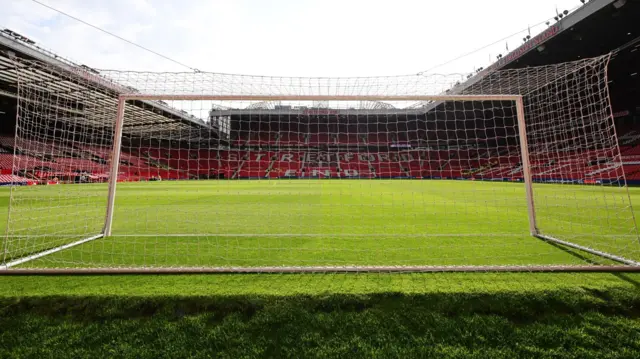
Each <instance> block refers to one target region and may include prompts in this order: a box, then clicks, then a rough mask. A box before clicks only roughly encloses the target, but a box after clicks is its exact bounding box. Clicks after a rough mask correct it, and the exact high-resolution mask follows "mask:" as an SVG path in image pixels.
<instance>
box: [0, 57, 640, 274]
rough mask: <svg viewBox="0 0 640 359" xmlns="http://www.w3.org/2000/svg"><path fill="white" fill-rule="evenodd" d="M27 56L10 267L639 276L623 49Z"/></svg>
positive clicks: (5, 261)
mask: <svg viewBox="0 0 640 359" xmlns="http://www.w3.org/2000/svg"><path fill="white" fill-rule="evenodd" d="M15 61H16V68H15V71H13V72H12V74H14V76H15V77H16V79H15V80H16V82H17V90H18V91H17V95H18V116H17V123H16V131H15V138H14V139H13V141H5V143H3V148H5V149H11V150H13V155H5V156H11V158H12V160H13V169H12V172H11V175H12V176H13V178H15V179H14V181H15V183H14V185H13V186H12V187H11V196H10V207H9V220H8V228H7V233H6V236H5V237H4V239H3V242H2V252H1V254H2V257H1V260H2V264H1V267H0V268H2V269H3V272H4V273H22V272H27V273H33V272H45V273H82V272H95V273H102V272H104V273H111V272H141V273H162V272H332V271H344V272H360V271H377V272H380V271H389V272H393V271H415V272H425V271H621V270H624V271H631V270H637V269H639V268H640V266H639V261H640V244H639V243H640V242H639V240H638V234H637V227H636V222H635V218H634V214H633V210H632V207H631V201H630V196H629V192H628V188H627V186H626V180H625V174H624V169H623V159H622V156H621V152H620V148H619V145H618V142H617V135H616V129H615V126H614V122H613V117H612V111H611V107H610V104H609V96H608V89H607V76H606V75H607V72H606V71H607V64H608V61H609V57H608V56H604V57H598V58H593V59H586V60H581V61H577V62H570V63H563V64H557V65H550V66H543V67H532V68H525V69H513V70H502V71H494V70H491V69H489V70H485V71H483V72H480V73H478V74H476V75H475V76H470V77H466V76H462V75H425V74H417V75H407V76H391V77H366V78H314V77H309V78H299V77H266V76H264V77H259V76H244V75H229V74H218V73H205V72H196V73H148V72H123V71H109V70H102V71H96V70H92V69H88V68H79V67H71V66H69V67H59V66H54V65H51V64H45V63H40V62H30V61H25V60H15ZM6 142H10V143H6Z"/></svg>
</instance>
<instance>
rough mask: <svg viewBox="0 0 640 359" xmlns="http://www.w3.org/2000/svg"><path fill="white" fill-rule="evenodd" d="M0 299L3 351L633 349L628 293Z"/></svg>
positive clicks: (514, 353) (633, 352)
mask: <svg viewBox="0 0 640 359" xmlns="http://www.w3.org/2000/svg"><path fill="white" fill-rule="evenodd" d="M0 306H1V308H2V310H1V311H0V317H1V318H2V319H1V321H2V322H3V324H2V326H1V328H2V329H0V330H1V331H2V333H1V335H0V357H6V356H12V355H16V356H24V357H47V356H54V357H56V356H64V357H70V356H74V357H85V356H91V357H114V356H117V357H137V358H144V357H149V358H158V357H172V358H175V357H208V356H217V357H305V358H307V357H336V358H344V357H350V358H359V357H362V358H371V357H383V358H389V357H402V358H407V357H425V356H426V357H429V356H431V357H438V358H449V357H452V358H453V357H478V358H487V357H491V358H499V357H502V358H514V357H554V358H573V357H580V358H607V357H608V358H625V357H627V358H637V357H639V356H640V323H639V322H640V321H639V320H638V318H640V292H638V291H636V290H633V289H608V290H606V289H603V290H599V291H598V293H594V290H593V289H586V290H578V289H576V290H570V291H567V290H559V291H546V292H540V293H510V292H500V293H490V294H483V293H473V294H471V293H429V294H399V293H380V294H361V295H357V294H340V295H337V294H336V295H318V296H311V295H292V296H259V295H256V296H206V297H204V296H203V297H180V296H166V297H161V296H157V297H118V296H113V297H98V296H93V297H66V296H65V297H62V296H60V297H58V296H51V297H28V298H25V299H19V298H4V299H0ZM43 341H44V342H43Z"/></svg>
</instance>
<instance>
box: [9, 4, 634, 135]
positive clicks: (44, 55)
mask: <svg viewBox="0 0 640 359" xmlns="http://www.w3.org/2000/svg"><path fill="white" fill-rule="evenodd" d="M638 18H640V0H592V1H590V2H588V3H586V4H585V5H584V6H582V7H580V8H578V9H577V10H576V11H574V12H573V13H570V14H569V15H567V16H565V17H563V18H562V19H559V21H557V22H555V23H553V24H549V27H548V28H547V29H546V30H545V31H543V32H542V33H540V34H539V35H537V36H535V37H533V38H532V39H529V40H528V41H526V42H524V43H523V44H522V45H521V46H520V47H519V48H517V49H515V50H514V51H512V52H510V53H509V54H506V55H505V56H503V57H501V58H500V59H499V60H498V61H497V62H496V63H494V64H493V65H491V66H489V67H488V68H487V69H483V70H482V71H480V72H478V73H477V74H475V75H473V76H471V77H470V78H468V79H466V80H465V78H466V76H464V75H459V76H458V77H457V78H456V77H451V78H447V79H445V80H442V81H441V82H438V81H435V82H433V83H430V84H427V85H428V88H426V87H423V88H420V87H418V86H422V85H423V84H424V81H423V82H421V83H420V84H417V82H416V81H418V80H416V78H418V76H407V77H402V76H399V77H393V78H342V79H340V78H334V79H321V78H284V77H280V78H276V77H249V76H242V75H227V74H215V73H206V74H195V73H181V74H158V75H157V76H159V77H158V79H159V80H162V81H158V83H153V84H151V85H152V86H156V85H157V84H171V83H172V82H171V81H169V80H172V79H179V80H180V81H182V82H181V83H182V86H184V89H186V90H185V91H194V88H195V91H204V90H214V91H219V92H220V93H227V92H225V91H229V93H231V91H233V93H235V94H237V93H247V94H249V93H251V94H253V93H272V92H271V91H274V88H275V87H276V85H277V88H278V90H276V91H283V92H286V93H295V94H306V93H304V92H303V91H306V90H307V89H308V90H309V91H313V93H314V94H315V93H316V91H324V90H326V89H327V88H329V87H330V86H334V85H335V89H336V90H335V91H346V90H344V89H354V88H356V86H359V87H357V88H358V92H357V94H365V91H364V90H362V89H366V90H367V91H371V92H369V93H374V94H375V93H379V92H376V91H382V90H384V89H388V88H393V87H394V86H395V87H396V88H400V87H402V86H405V87H408V88H410V86H414V87H413V88H411V89H410V90H408V91H414V92H415V93H416V94H423V95H429V94H441V93H445V92H446V93H449V94H465V93H473V92H474V89H478V88H486V86H483V83H485V82H487V81H492V76H491V75H492V74H493V73H495V71H497V70H501V69H514V68H522V67H528V66H535V65H547V64H554V63H561V62H567V61H575V60H580V59H584V58H588V57H594V56H599V55H602V54H606V53H608V52H610V51H612V50H616V52H615V56H614V58H613V61H614V63H616V64H620V65H621V66H614V67H613V69H612V70H611V72H610V74H609V75H610V78H612V79H613V80H612V81H613V82H612V83H611V88H612V97H613V103H614V107H615V108H616V109H618V108H625V107H629V108H631V106H632V105H634V104H633V101H637V98H638V97H639V96H638V92H637V91H638V90H637V89H638V88H639V87H640V86H638V82H639V80H638V79H639V78H640V76H638V75H637V73H636V74H635V75H633V74H632V73H624V72H625V71H626V70H625V69H626V68H632V69H633V68H634V69H635V70H634V71H636V72H637V64H638V63H640V59H638V54H639V53H640V51H637V50H638V49H639V48H638V39H639V38H640V31H639V30H638V28H637V25H636V22H637V19H638ZM18 38H19V37H18ZM12 53H13V54H15V56H16V57H18V58H21V59H29V60H31V59H33V60H39V61H42V62H44V63H46V64H49V66H51V67H53V68H56V69H57V70H58V74H59V75H60V76H61V77H63V78H64V77H65V76H66V77H77V78H79V79H82V80H84V83H85V84H87V85H86V86H84V88H77V89H76V90H77V91H84V92H85V93H86V92H87V91H89V92H92V94H93V95H92V96H89V97H91V98H92V99H93V101H94V103H99V106H91V104H89V106H81V108H82V109H83V111H84V112H83V114H84V115H85V116H86V120H87V124H89V125H93V126H104V124H105V123H110V121H112V119H111V118H106V117H105V116H111V114H105V113H97V112H95V111H94V112H93V113H92V112H91V110H92V109H96V108H100V107H102V108H105V107H108V108H113V109H115V98H116V95H117V94H118V93H122V92H132V91H135V90H136V89H138V90H140V91H144V92H145V93H147V92H151V93H154V91H155V93H162V92H163V90H166V89H162V88H151V87H150V88H139V87H137V86H136V84H138V83H140V82H139V81H140V80H139V78H141V77H143V76H144V75H145V73H139V74H138V77H136V73H130V77H119V74H117V73H116V72H113V71H111V72H110V71H101V72H100V73H98V72H97V71H95V70H93V69H91V68H89V67H86V66H84V65H78V64H75V63H73V62H70V61H68V60H65V59H63V58H61V57H59V56H57V55H55V54H52V53H49V52H47V51H45V50H42V49H40V48H38V47H36V46H35V44H34V43H33V42H32V41H30V40H29V39H26V38H22V39H16V34H2V33H0V95H5V96H10V97H15V96H16V85H15V83H16V79H17V74H16V70H15V63H14V61H13V60H12V58H11V54H12ZM625 63H628V66H627V65H625ZM622 65H625V66H622ZM631 65H636V66H635V67H634V66H631ZM18 71H19V72H20V75H21V76H23V78H28V79H32V80H42V81H43V83H47V84H48V85H49V86H54V84H55V83H56V82H58V83H60V79H54V78H52V77H51V76H55V74H53V73H52V74H50V75H49V76H48V77H46V76H44V75H45V74H43V71H38V70H37V69H36V68H34V67H33V66H22V67H20V68H19V69H18ZM163 76H164V77H163ZM171 76H173V77H171ZM106 78H110V79H114V81H110V80H106ZM248 80H250V81H248ZM198 81H200V82H198ZM419 81H422V80H419ZM82 83H83V81H78V84H82ZM173 83H174V84H175V83H179V82H173ZM229 84H231V85H233V84H236V85H234V87H233V88H232V86H231V85H229ZM238 84H239V85H238ZM159 86H165V85H159ZM194 86H196V87H194ZM197 86H202V87H200V88H197ZM223 86H226V87H225V88H222V87H223ZM305 86H306V87H305ZM132 87H133V88H132ZM629 88H630V89H631V90H630V91H629V90H628V89H629ZM617 89H625V91H618V90H617ZM149 90H151V91H149ZM180 90H181V89H178V91H180ZM238 91H239V92H238ZM243 91H244V92H243ZM76 93H78V92H76ZM200 93H203V92H200ZM318 93H320V92H318ZM65 96H68V97H69V98H70V99H72V100H75V101H78V100H80V99H79V98H78V97H77V96H79V95H74V92H70V93H68V94H66V95H65ZM74 96H76V97H74ZM85 97H87V96H85ZM440 104H441V103H439V102H430V103H419V104H413V105H409V106H407V104H403V106H402V107H403V108H397V106H396V104H392V103H383V102H362V103H358V104H355V105H354V109H353V110H356V111H362V112H363V113H371V114H373V113H390V112H393V111H398V112H403V113H405V112H407V111H410V112H413V111H416V112H424V111H430V110H432V109H434V108H436V107H437V106H439V105H440ZM635 105H636V106H637V103H636V104H635ZM129 106H130V108H129V109H128V110H127V111H126V114H127V118H126V123H125V133H126V132H127V131H129V133H136V134H144V133H146V132H153V134H154V137H161V136H162V133H166V135H167V136H168V137H171V138H176V132H180V133H181V134H180V137H181V138H183V139H184V138H191V139H195V138H199V137H202V136H203V135H208V136H211V135H215V136H218V132H217V130H216V129H215V128H212V127H208V126H207V125H205V124H204V122H202V121H201V120H200V119H195V118H193V117H191V116H190V115H189V114H188V113H184V112H181V111H180V110H178V109H175V108H172V107H170V106H168V105H166V104H164V103H162V102H158V101H136V102H134V103H132V104H130V105H129ZM282 106H283V104H276V103H273V102H262V103H245V104H244V106H242V107H236V106H227V105H226V104H211V107H212V114H216V115H221V116H222V115H227V114H231V113H232V112H233V114H245V113H246V114H258V113H262V112H264V113H271V114H274V111H275V112H277V111H278V110H280V111H283V110H286V111H292V110H293V109H283V107H282ZM285 106H286V105H285ZM231 107H234V108H231ZM311 107H313V106H311ZM77 108H78V107H77ZM296 111H299V112H300V113H301V114H305V112H306V113H307V114H314V113H315V112H313V111H311V112H309V111H308V108H298V109H296ZM103 112H104V111H103ZM288 113H289V114H290V113H291V112H288ZM317 114H318V115H322V114H324V113H323V112H322V111H320V112H317Z"/></svg>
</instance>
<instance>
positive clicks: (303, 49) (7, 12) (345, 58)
mask: <svg viewBox="0 0 640 359" xmlns="http://www.w3.org/2000/svg"><path fill="white" fill-rule="evenodd" d="M41 1H42V2H43V3H46V4H48V5H50V6H52V7H55V8H57V9H59V10H62V11H64V12H67V13H69V14H71V15H73V16H76V17H79V18H81V19H83V20H85V21H87V22H90V23H92V24H94V25H96V26H99V27H101V28H104V29H106V30H108V31H110V32H113V33H116V34H118V35H120V36H122V37H124V38H127V39H129V40H131V41H133V42H136V43H138V44H140V45H143V46H145V47H148V48H150V49H153V50H155V51H157V52H159V53H162V54H165V55H167V56H169V57H171V58H174V59H176V60H178V61H180V62H183V63H186V64H188V65H190V66H192V67H195V68H198V69H200V70H203V71H214V72H224V73H241V74H259V75H281V76H368V75H398V74H414V73H417V72H420V71H424V70H427V69H429V68H431V67H433V66H435V65H438V64H440V63H443V62H446V61H448V60H451V59H453V58H455V57H457V56H459V55H461V54H463V53H466V52H469V51H471V50H474V49H476V48H479V47H481V46H484V45H487V44H489V43H491V42H493V41H495V40H499V39H501V38H503V37H506V36H508V35H510V34H513V33H515V32H517V31H519V30H523V29H526V28H527V27H528V26H532V30H531V31H532V36H533V35H535V34H537V33H538V32H540V31H541V30H544V29H545V28H546V25H544V24H543V25H542V26H540V27H533V25H535V24H538V23H541V22H545V21H546V20H548V19H550V18H552V17H553V16H554V15H555V9H556V7H557V8H558V10H559V11H562V10H565V9H566V10H572V9H574V8H575V7H577V6H579V5H581V4H580V1H579V0H416V1H414V0H384V1H378V0H41ZM0 8H2V11H1V12H0V27H6V28H9V29H12V30H14V31H17V32H19V33H21V34H22V35H25V36H27V37H30V38H31V39H33V40H34V41H36V42H37V43H38V45H40V46H41V47H43V48H47V49H50V50H52V51H53V52H55V53H57V54H60V55H62V56H63V57H67V58H69V59H71V60H74V61H76V62H79V63H83V64H87V65H89V66H92V67H95V68H111V69H123V70H124V69H128V70H156V71H187V70H188V69H186V68H184V67H181V66H179V65H176V64H174V63H171V62H169V61H166V60H164V59H162V58H160V57H158V56H156V55H153V54H151V53H148V52H145V51H143V50H140V49H137V48H135V47H133V46H131V45H129V44H127V43H124V42H122V41H120V40H118V39H116V38H113V37H110V36H108V35H106V34H103V33H101V32H99V31H97V30H94V29H92V28H90V27H87V26H86V25H84V24H81V23H78V22H76V21H75V20H72V19H69V18H67V17H65V16H63V15H61V14H58V13H56V12H54V11H52V10H49V9H47V8H45V7H42V6H41V5H38V4H36V3H34V2H32V1H30V0H0ZM552 21H553V20H552ZM524 35H526V31H525V32H524V33H519V34H518V35H516V36H515V37H513V38H511V39H509V40H508V45H509V49H510V50H513V49H515V48H516V47H518V46H519V45H520V44H522V37H523V36H524ZM505 46H506V45H505V41H502V42H500V43H498V44H497V45H495V46H493V47H490V48H488V49H486V50H483V51H480V52H478V53H477V54H475V55H473V56H469V57H466V58H464V59H462V60H458V61H456V62H454V63H452V64H450V65H448V66H443V67H440V68H437V69H435V70H433V71H431V72H437V73H470V72H472V71H473V69H474V67H479V66H485V67H486V65H488V64H489V61H490V59H492V61H493V59H495V56H496V55H497V54H499V53H503V54H505V53H506V49H505Z"/></svg>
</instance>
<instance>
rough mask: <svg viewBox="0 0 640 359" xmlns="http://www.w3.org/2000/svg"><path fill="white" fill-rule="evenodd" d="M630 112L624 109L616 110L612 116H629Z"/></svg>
mask: <svg viewBox="0 0 640 359" xmlns="http://www.w3.org/2000/svg"><path fill="white" fill-rule="evenodd" d="M630 114H631V112H629V111H627V110H624V111H618V112H614V113H613V118H618V117H625V116H629V115H630Z"/></svg>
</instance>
